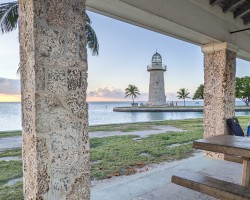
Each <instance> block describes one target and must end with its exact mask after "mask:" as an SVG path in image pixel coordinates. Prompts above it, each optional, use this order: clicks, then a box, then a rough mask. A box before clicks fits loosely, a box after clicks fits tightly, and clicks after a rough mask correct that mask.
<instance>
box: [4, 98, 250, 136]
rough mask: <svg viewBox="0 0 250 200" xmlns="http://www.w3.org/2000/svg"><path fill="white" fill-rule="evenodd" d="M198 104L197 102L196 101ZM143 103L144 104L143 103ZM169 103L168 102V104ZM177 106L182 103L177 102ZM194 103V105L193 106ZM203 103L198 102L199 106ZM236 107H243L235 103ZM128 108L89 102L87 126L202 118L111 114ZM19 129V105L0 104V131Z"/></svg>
mask: <svg viewBox="0 0 250 200" xmlns="http://www.w3.org/2000/svg"><path fill="white" fill-rule="evenodd" d="M197 102H198V101H197ZM197 102H196V101H187V102H186V106H195V105H198V104H197ZM144 103H145V102H144ZM168 103H169V102H168ZM175 103H176V102H174V104H175ZM177 103H178V105H179V106H181V105H183V102H177ZM195 103H196V104H195ZM202 105H203V102H202V101H199V106H202ZM236 105H244V103H243V102H236ZM126 106H130V102H90V103H89V124H90V125H97V124H115V123H129V122H145V121H157V120H170V119H192V118H202V117H203V113H202V112H137V113H136V112H113V107H126ZM249 114H250V112H237V113H236V115H237V116H241V115H249ZM20 129H21V104H20V103H0V131H6V130H20Z"/></svg>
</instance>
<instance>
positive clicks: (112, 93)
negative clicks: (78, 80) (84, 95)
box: [88, 87, 124, 98]
mask: <svg viewBox="0 0 250 200" xmlns="http://www.w3.org/2000/svg"><path fill="white" fill-rule="evenodd" d="M88 96H89V97H107V98H124V92H123V91H122V90H121V89H117V88H110V87H104V88H97V89H95V90H92V91H90V92H89V93H88Z"/></svg>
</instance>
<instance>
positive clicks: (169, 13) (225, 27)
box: [87, 0, 250, 61]
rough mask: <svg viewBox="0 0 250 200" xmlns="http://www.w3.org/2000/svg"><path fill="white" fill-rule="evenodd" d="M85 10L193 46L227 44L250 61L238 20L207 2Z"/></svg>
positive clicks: (159, 0) (117, 4) (104, 1)
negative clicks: (189, 43) (237, 48)
mask: <svg viewBox="0 0 250 200" xmlns="http://www.w3.org/2000/svg"><path fill="white" fill-rule="evenodd" d="M87 9H89V10H91V11H94V12H97V13H100V14H103V15H106V16H110V17H113V18H115V19H118V20H122V21H125V22H128V23H131V24H134V25H137V26H140V27H143V28H147V29H150V30H152V31H156V32H159V33H162V34H165V35H169V36H171V37H175V38H178V39H181V40H184V41H188V42H191V43H194V44H197V45H204V44H207V43H212V42H229V43H231V44H233V45H235V46H237V47H239V52H238V54H237V55H238V57H240V58H243V59H245V60H249V61H250V45H249V44H250V32H249V31H245V32H241V33H237V34H230V31H234V30H238V29H244V28H246V26H245V25H244V23H243V21H242V20H241V19H234V16H233V14H232V13H223V12H222V10H221V8H220V7H219V6H216V5H215V6H211V5H210V1H209V0H202V1H201V0H154V1H152V0H136V1H134V0H87Z"/></svg>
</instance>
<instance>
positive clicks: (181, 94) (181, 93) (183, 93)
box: [177, 88, 190, 106]
mask: <svg viewBox="0 0 250 200" xmlns="http://www.w3.org/2000/svg"><path fill="white" fill-rule="evenodd" d="M177 94H178V95H177V97H178V98H179V99H183V100H184V106H185V99H186V98H190V97H189V96H188V95H189V92H188V89H185V88H181V89H180V90H179V91H178V92H177Z"/></svg>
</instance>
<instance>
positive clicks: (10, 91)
mask: <svg viewBox="0 0 250 200" xmlns="http://www.w3.org/2000/svg"><path fill="white" fill-rule="evenodd" d="M0 94H6V95H20V80H19V79H7V78H2V77H0Z"/></svg>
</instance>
